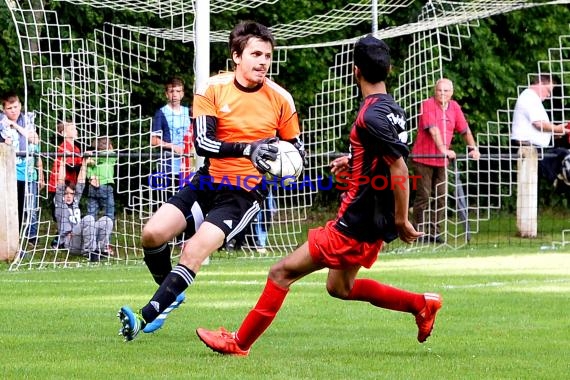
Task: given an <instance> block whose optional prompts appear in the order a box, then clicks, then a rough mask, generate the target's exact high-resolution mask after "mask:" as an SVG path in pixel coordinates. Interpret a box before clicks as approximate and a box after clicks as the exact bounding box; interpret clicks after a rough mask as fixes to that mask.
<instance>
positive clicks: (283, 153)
mask: <svg viewBox="0 0 570 380" xmlns="http://www.w3.org/2000/svg"><path fill="white" fill-rule="evenodd" d="M274 145H276V146H277V149H279V151H278V152H277V159H275V161H269V160H268V161H267V163H268V164H269V167H270V168H269V170H268V171H267V173H266V174H265V178H267V179H268V180H269V181H280V184H281V185H285V186H287V185H290V184H291V183H293V182H295V180H296V179H297V178H298V177H299V176H300V175H301V172H302V171H303V157H301V154H300V153H299V151H298V150H297V148H295V147H294V146H293V144H291V143H289V142H287V141H283V140H279V142H277V143H275V144H274Z"/></svg>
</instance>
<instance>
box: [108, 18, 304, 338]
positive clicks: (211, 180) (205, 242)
mask: <svg viewBox="0 0 570 380" xmlns="http://www.w3.org/2000/svg"><path fill="white" fill-rule="evenodd" d="M229 47H230V53H231V58H232V60H233V62H234V64H235V70H234V71H233V72H231V73H223V74H219V75H216V76H213V77H212V78H210V80H209V81H208V82H207V84H206V86H204V87H203V88H198V89H197V92H196V94H195V96H194V101H193V128H194V144H195V148H196V152H197V154H198V155H201V156H204V157H205V164H204V166H203V167H202V168H200V169H199V170H198V173H197V174H196V175H195V176H194V177H193V179H192V183H191V184H189V185H188V186H185V187H184V188H183V189H182V190H180V191H179V192H178V193H177V194H176V195H174V196H173V197H171V198H170V199H169V200H168V202H167V203H165V204H164V205H162V206H161V207H160V209H159V210H158V211H157V212H156V213H155V214H154V215H153V216H152V217H151V219H150V220H149V221H148V222H147V224H146V225H145V226H144V228H143V232H142V237H141V243H142V247H143V252H144V261H145V263H146V265H147V267H148V269H149V271H150V273H151V275H152V276H153V278H154V280H155V282H156V283H157V284H158V285H159V287H158V290H157V291H156V293H155V294H154V295H153V296H152V298H151V299H150V300H149V302H148V303H147V304H146V305H144V306H143V307H142V308H141V309H140V310H139V311H133V310H132V309H131V308H130V307H129V306H123V307H122V308H121V309H120V310H119V313H118V316H119V319H120V322H121V329H120V334H121V335H123V336H124V338H125V340H127V341H129V340H132V339H134V338H135V337H136V336H137V334H138V333H139V331H141V330H143V331H145V332H151V331H154V330H156V329H157V328H159V327H161V326H162V323H163V322H164V317H165V316H166V315H167V314H168V313H169V312H170V311H172V310H173V309H175V308H176V307H177V306H178V304H179V301H180V299H178V300H177V297H179V296H180V295H181V294H183V292H184V291H185V290H186V288H188V286H190V285H191V284H192V283H193V282H194V280H195V277H196V274H197V273H198V271H199V270H200V266H201V265H202V263H203V261H204V260H205V259H206V258H207V257H208V256H209V255H210V254H211V253H212V252H214V251H216V250H217V249H218V248H219V247H221V246H222V245H223V244H224V242H226V241H229V240H230V239H232V238H233V237H234V236H236V235H237V234H238V233H240V231H242V230H243V229H244V228H246V227H247V226H248V225H249V223H250V222H251V220H252V219H253V217H255V215H257V213H258V212H259V210H260V205H261V204H263V200H264V198H265V196H266V192H267V189H264V188H263V187H262V186H257V185H258V184H260V182H261V179H262V177H261V174H263V173H265V172H266V171H267V170H268V169H269V165H268V163H267V160H275V159H276V157H277V147H276V146H275V145H273V142H275V141H276V140H277V138H276V137H279V138H280V139H282V140H286V141H289V142H291V143H293V145H295V146H296V147H297V149H299V151H300V152H301V154H302V155H303V154H304V150H303V144H302V142H301V140H300V139H299V135H300V130H299V121H298V117H297V112H296V110H295V105H294V103H293V98H292V97H291V95H290V94H289V93H288V92H287V91H286V90H285V89H283V88H282V87H280V86H279V85H277V84H276V83H274V82H273V81H271V80H270V79H268V78H267V77H266V74H267V72H268V71H269V69H270V67H271V59H272V53H273V47H274V39H273V36H272V34H271V32H270V31H269V29H268V28H267V27H265V26H263V25H261V24H258V23H256V22H251V21H248V22H243V23H240V24H238V25H237V26H236V27H235V28H234V29H233V31H232V32H231V34H230V38H229ZM220 184H225V185H227V186H219V185H220ZM190 185H192V186H190ZM183 232H185V233H186V236H190V238H189V239H188V240H187V241H186V242H185V243H184V246H183V249H182V254H181V256H180V260H179V263H178V265H176V266H175V267H174V268H172V265H171V261H170V248H169V245H168V244H167V243H168V241H170V240H171V239H172V238H174V237H175V236H178V235H180V234H181V233H183ZM155 321H157V323H156V324H155V323H154V322H155ZM149 326H150V327H149Z"/></svg>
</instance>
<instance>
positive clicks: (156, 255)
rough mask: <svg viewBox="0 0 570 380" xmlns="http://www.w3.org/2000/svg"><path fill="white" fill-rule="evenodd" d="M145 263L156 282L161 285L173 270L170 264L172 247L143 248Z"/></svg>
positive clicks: (166, 245) (165, 245)
mask: <svg viewBox="0 0 570 380" xmlns="http://www.w3.org/2000/svg"><path fill="white" fill-rule="evenodd" d="M143 253H144V262H145V263H146V266H147V267H148V270H149V271H150V274H151V275H152V278H154V281H155V282H156V283H157V284H158V285H160V284H162V282H163V281H164V279H165V278H166V276H168V274H169V273H170V271H171V270H172V263H171V262H170V246H169V245H168V244H164V245H162V246H160V247H158V248H145V247H143Z"/></svg>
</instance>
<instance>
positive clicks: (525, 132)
mask: <svg viewBox="0 0 570 380" xmlns="http://www.w3.org/2000/svg"><path fill="white" fill-rule="evenodd" d="M553 89H554V81H553V80H552V78H551V76H550V75H547V74H540V75H538V76H537V77H536V78H535V79H534V80H533V81H532V82H531V84H530V86H529V87H528V88H527V89H525V90H524V91H523V92H522V93H521V94H520V95H519V97H518V99H517V103H516V105H515V110H514V113H513V125H512V131H511V132H512V134H511V141H512V144H513V146H515V147H516V146H518V147H519V151H518V163H517V172H518V179H517V230H518V234H519V236H521V237H530V238H534V237H536V236H537V226H538V220H537V219H538V210H537V209H538V172H540V175H541V176H543V177H544V178H546V179H547V180H548V181H549V182H550V183H553V182H554V180H555V179H556V177H557V175H558V173H559V172H560V169H561V163H562V159H563V158H564V157H565V155H566V154H568V151H567V150H566V149H561V148H550V149H548V152H547V153H548V157H547V156H542V154H541V157H540V158H541V159H540V160H538V158H539V155H538V151H537V148H538V149H542V148H549V147H554V143H553V140H552V137H554V138H560V137H562V136H564V135H565V134H566V133H568V132H569V131H570V130H568V129H566V124H558V125H556V124H553V123H551V122H550V119H549V117H548V114H547V113H546V110H545V109H544V106H543V104H542V102H543V101H544V100H545V99H546V98H549V97H550V96H552V90H553ZM542 152H543V153H546V151H542Z"/></svg>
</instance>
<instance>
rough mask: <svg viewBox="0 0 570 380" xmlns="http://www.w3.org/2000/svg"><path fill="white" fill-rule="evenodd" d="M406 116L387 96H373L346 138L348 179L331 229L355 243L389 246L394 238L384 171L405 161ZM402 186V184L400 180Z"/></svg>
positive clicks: (391, 200) (390, 198) (389, 180)
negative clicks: (400, 159) (382, 241)
mask: <svg viewBox="0 0 570 380" xmlns="http://www.w3.org/2000/svg"><path fill="white" fill-rule="evenodd" d="M405 126H406V114H405V112H404V110H403V109H402V108H401V107H400V106H399V105H398V104H396V102H395V101H394V99H393V98H392V96H391V95H388V94H373V95H369V96H367V97H366V98H365V99H364V100H363V101H362V103H361V104H360V109H359V111H358V116H357V118H356V121H355V122H354V123H353V125H352V129H351V132H350V149H351V156H352V157H351V159H350V173H349V178H350V179H349V180H346V182H345V185H346V187H345V189H346V191H345V192H344V193H343V194H342V200H341V204H340V208H339V210H338V214H337V218H336V221H335V226H336V228H337V229H338V230H340V231H341V232H343V233H344V234H346V235H347V236H351V237H354V238H356V239H358V240H360V241H365V242H372V241H377V240H379V239H381V240H384V241H386V242H390V241H392V240H394V239H396V238H397V237H398V232H397V230H396V226H395V223H394V193H393V191H392V189H393V187H392V186H391V185H392V181H401V180H402V179H393V178H391V176H390V165H391V164H392V163H393V162H395V161H396V160H398V159H399V158H400V157H403V158H404V159H406V158H407V157H408V153H409V150H408V146H407V145H406V142H405V141H401V139H400V136H401V134H402V133H403V132H405ZM405 180H407V178H406V179H405Z"/></svg>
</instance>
